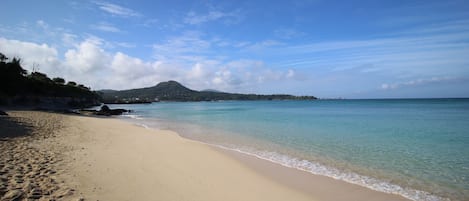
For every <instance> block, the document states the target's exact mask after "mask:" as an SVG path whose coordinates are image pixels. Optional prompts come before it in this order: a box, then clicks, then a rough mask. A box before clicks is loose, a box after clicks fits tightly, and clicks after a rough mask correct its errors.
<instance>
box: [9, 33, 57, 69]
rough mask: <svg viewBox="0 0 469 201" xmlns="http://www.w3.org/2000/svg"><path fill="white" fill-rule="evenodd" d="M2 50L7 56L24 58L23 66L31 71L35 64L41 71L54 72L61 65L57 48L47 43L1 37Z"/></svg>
mask: <svg viewBox="0 0 469 201" xmlns="http://www.w3.org/2000/svg"><path fill="white" fill-rule="evenodd" d="M0 52H2V53H3V54H5V55H7V57H19V58H21V59H22V61H23V63H22V66H23V68H25V69H27V70H29V71H31V70H32V67H33V65H34V66H35V67H37V68H39V69H38V70H40V71H47V72H54V71H55V70H56V67H58V66H60V62H59V60H58V59H57V56H58V54H57V50H56V49H55V48H53V47H50V46H49V45H47V44H36V43H30V42H23V41H18V40H8V39H5V38H1V37H0Z"/></svg>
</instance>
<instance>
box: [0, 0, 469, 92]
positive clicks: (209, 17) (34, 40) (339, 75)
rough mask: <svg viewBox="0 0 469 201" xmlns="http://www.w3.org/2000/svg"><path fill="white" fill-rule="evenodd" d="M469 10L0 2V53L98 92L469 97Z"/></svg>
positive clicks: (306, 0)
mask: <svg viewBox="0 0 469 201" xmlns="http://www.w3.org/2000/svg"><path fill="white" fill-rule="evenodd" d="M468 11H469V2H467V0H466V1H465V0H462V1H457V0H456V1H453V0H447V1H441V0H437V1H433V0H425V1H409V0H405V1H400V0H391V1H386V0H381V1H354V0H347V1H334V0H327V1H323V0H303V1H296V0H289V1H273V0H269V1H263V0H256V1H252V0H248V1H242V0H236V1H226V0H217V1H203V0H202V1H189V0H184V1H179V0H172V1H159V0H148V1H143V0H120V1H99V0H96V1H95V0H92V1H87V0H81V1H74V0H72V1H66V0H48V1H30V0H3V1H2V3H1V7H0V19H2V20H1V21H0V52H2V53H3V54H5V55H7V56H8V57H10V58H12V57H20V58H22V62H23V63H22V64H23V67H24V68H25V69H27V70H28V71H29V72H31V71H33V70H37V71H40V72H44V73H47V74H48V75H49V77H63V78H65V79H66V80H67V81H69V80H70V81H77V82H79V83H82V84H84V85H86V86H89V87H91V88H92V89H93V90H99V89H130V88H140V87H149V86H154V85H156V84H157V83H159V82H162V81H168V80H176V81H178V82H180V83H182V84H184V85H185V86H187V87H189V88H191V89H195V90H203V89H215V90H220V91H226V92H239V93H258V94H272V93H276V94H278V93H283V94H285V93H286V94H293V95H313V96H316V97H320V98H339V97H341V98H437V97H469V12H468Z"/></svg>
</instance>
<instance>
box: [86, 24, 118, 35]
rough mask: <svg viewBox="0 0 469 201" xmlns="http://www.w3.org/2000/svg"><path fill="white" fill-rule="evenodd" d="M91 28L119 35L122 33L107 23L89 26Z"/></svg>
mask: <svg viewBox="0 0 469 201" xmlns="http://www.w3.org/2000/svg"><path fill="white" fill-rule="evenodd" d="M91 28H93V29H95V30H99V31H104V32H112V33H120V32H122V31H121V30H120V29H119V28H117V27H115V26H114V25H112V24H109V23H107V22H100V23H98V24H94V25H91Z"/></svg>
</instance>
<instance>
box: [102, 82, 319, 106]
mask: <svg viewBox="0 0 469 201" xmlns="http://www.w3.org/2000/svg"><path fill="white" fill-rule="evenodd" d="M99 93H100V94H101V95H102V97H103V100H104V102H105V103H134V102H154V101H217V100H314V99H316V97H314V96H292V95H284V94H275V95H258V94H238V93H225V92H217V91H213V90H210V91H195V90H192V89H189V88H187V87H185V86H183V85H181V84H180V83H178V82H176V81H168V82H161V83H159V84H157V85H155V86H153V87H146V88H139V89H130V90H122V91H116V90H101V91H99Z"/></svg>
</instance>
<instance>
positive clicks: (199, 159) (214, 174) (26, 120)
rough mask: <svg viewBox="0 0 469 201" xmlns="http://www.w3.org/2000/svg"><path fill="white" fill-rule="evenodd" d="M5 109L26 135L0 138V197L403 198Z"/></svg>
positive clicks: (105, 127) (154, 138)
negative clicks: (0, 149)
mask: <svg viewBox="0 0 469 201" xmlns="http://www.w3.org/2000/svg"><path fill="white" fill-rule="evenodd" d="M8 114H9V117H2V127H1V129H2V133H3V132H4V131H5V133H6V130H9V131H8V132H10V133H17V134H18V133H30V134H29V135H24V136H12V135H10V136H8V137H7V138H2V139H5V140H2V141H0V143H1V144H0V145H1V148H2V157H1V159H0V160H1V167H0V169H1V170H2V175H1V177H2V183H1V185H2V187H1V188H2V194H4V195H3V196H4V197H3V198H2V200H8V199H7V198H6V196H12V195H11V194H13V193H12V192H16V195H19V196H21V198H28V197H31V196H33V195H35V196H36V198H40V199H43V200H48V199H52V198H53V199H58V200H61V199H64V200H406V199H404V198H403V197H401V196H398V195H392V194H386V193H382V192H378V191H373V190H370V189H367V188H365V187H361V186H358V185H353V184H349V183H346V182H343V181H339V180H334V179H332V178H328V177H324V176H317V175H313V174H310V173H307V172H302V171H299V170H296V169H292V168H287V167H283V166H281V165H278V164H274V163H271V162H268V161H264V160H260V159H257V158H255V157H251V156H247V155H243V154H240V153H236V152H232V151H228V150H222V149H220V148H217V147H213V146H210V145H207V144H204V143H201V142H197V141H193V140H189V139H186V138H182V137H180V136H179V135H178V134H177V133H176V132H174V131H170V130H154V129H147V128H144V127H140V126H137V125H133V124H131V123H129V122H124V121H122V120H119V119H115V118H97V117H85V116H78V115H63V114H54V113H46V112H33V111H13V112H8ZM4 118H15V122H19V123H11V122H10V123H9V124H8V126H4V125H7V124H6V123H5V119H4ZM7 123H8V122H7ZM25 126H26V127H27V129H28V130H25V129H21V128H23V127H25ZM15 129H16V130H15ZM11 147H13V148H11ZM34 154H36V155H37V156H36V155H34ZM32 155H33V157H31V156H32ZM19 163H21V164H22V166H21V167H23V168H16V167H17V165H16V164H19ZM12 166H14V167H12ZM29 167H31V168H29ZM10 168H12V169H13V170H10ZM36 174H37V175H38V176H37V177H32V176H34V175H36ZM3 178H5V179H3ZM21 180H23V181H22V182H18V181H21ZM26 183H28V184H31V183H33V184H31V185H33V186H34V185H35V186H37V187H36V188H34V187H31V188H27V187H28V186H27V185H26ZM33 189H36V190H35V191H34V190H33ZM33 191H34V192H33ZM46 191H47V192H46Z"/></svg>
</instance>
